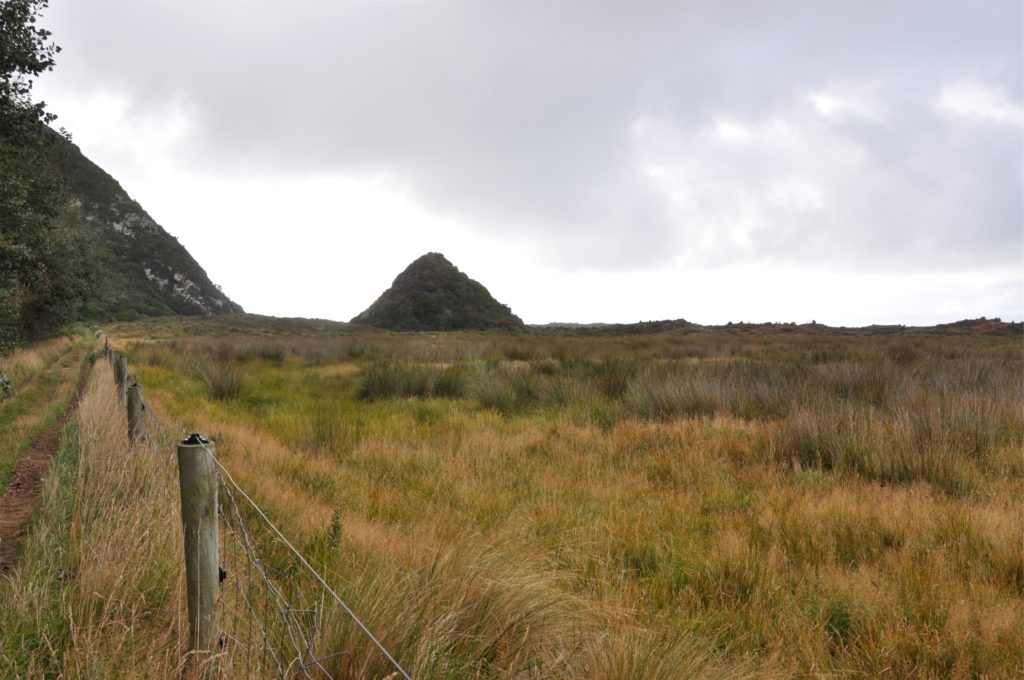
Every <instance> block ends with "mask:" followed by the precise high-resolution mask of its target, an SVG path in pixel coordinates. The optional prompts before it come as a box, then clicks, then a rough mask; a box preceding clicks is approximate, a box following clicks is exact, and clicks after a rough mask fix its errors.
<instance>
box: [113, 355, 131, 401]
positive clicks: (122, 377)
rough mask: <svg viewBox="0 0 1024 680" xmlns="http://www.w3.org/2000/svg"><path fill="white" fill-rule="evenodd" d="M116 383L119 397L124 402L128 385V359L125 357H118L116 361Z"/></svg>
mask: <svg viewBox="0 0 1024 680" xmlns="http://www.w3.org/2000/svg"><path fill="white" fill-rule="evenodd" d="M114 383H115V384H116V386H117V398H118V399H120V400H121V403H122V404H123V403H124V399H125V390H126V389H127V387H128V359H127V358H125V357H118V358H117V360H116V361H115V362H114Z"/></svg>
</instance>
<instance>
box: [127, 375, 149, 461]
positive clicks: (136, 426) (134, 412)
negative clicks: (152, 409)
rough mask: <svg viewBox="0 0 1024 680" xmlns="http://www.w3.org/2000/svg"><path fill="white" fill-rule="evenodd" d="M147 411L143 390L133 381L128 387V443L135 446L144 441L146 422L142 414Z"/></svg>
mask: <svg viewBox="0 0 1024 680" xmlns="http://www.w3.org/2000/svg"><path fill="white" fill-rule="evenodd" d="M145 410H146V404H145V403H144V402H143V401H142V388H141V387H139V383H137V382H135V381H134V380H132V384H131V385H129V386H128V443H129V444H130V445H132V446H135V444H137V443H138V442H139V440H140V439H142V434H143V428H144V427H145V424H146V421H145V419H144V418H143V415H142V412H143V411H145Z"/></svg>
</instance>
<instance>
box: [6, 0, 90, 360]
mask: <svg viewBox="0 0 1024 680" xmlns="http://www.w3.org/2000/svg"><path fill="white" fill-rule="evenodd" d="M46 4H47V3H46V1H45V0H5V1H3V2H0V352H4V351H7V350H9V349H10V348H11V347H12V346H13V345H14V344H16V343H18V342H21V341H23V340H27V339H32V338H35V337H38V336H41V335H45V334H49V333H53V332H55V331H56V330H57V329H58V328H59V327H60V326H62V325H64V324H65V323H67V322H68V321H70V320H72V319H73V318H75V316H76V315H77V313H78V311H79V308H80V304H81V302H82V300H83V299H84V297H85V295H86V293H87V291H88V288H89V285H90V283H91V276H90V268H89V266H88V263H87V258H88V254H89V249H88V248H87V246H86V244H85V243H84V242H83V240H82V238H81V237H80V234H79V233H78V231H77V230H76V228H75V224H76V220H77V215H76V214H75V212H74V211H73V210H70V209H69V208H68V201H67V196H66V194H65V192H64V186H63V183H62V182H61V180H60V178H59V176H58V175H57V174H56V173H54V172H53V170H52V168H51V166H50V164H49V160H48V159H49V157H50V155H51V154H52V152H53V149H54V147H55V146H56V145H59V144H60V143H62V142H63V141H64V140H63V138H62V137H61V136H60V135H57V134H56V133H54V132H52V131H51V130H50V129H49V128H47V127H46V123H48V122H50V121H51V120H53V118H54V117H53V115H52V114H49V113H47V112H46V111H45V108H44V105H43V103H42V102H40V103H32V101H31V97H30V94H31V90H32V78H33V77H35V76H38V75H39V74H41V73H43V72H44V71H48V70H50V69H52V68H53V64H54V56H55V55H56V54H57V52H58V51H59V48H58V47H57V46H56V45H54V44H52V43H51V42H49V37H50V34H49V33H48V32H47V31H44V30H42V29H40V28H38V27H37V26H36V25H35V23H36V19H37V17H38V15H39V12H40V11H41V10H42V9H43V8H45V7H46Z"/></svg>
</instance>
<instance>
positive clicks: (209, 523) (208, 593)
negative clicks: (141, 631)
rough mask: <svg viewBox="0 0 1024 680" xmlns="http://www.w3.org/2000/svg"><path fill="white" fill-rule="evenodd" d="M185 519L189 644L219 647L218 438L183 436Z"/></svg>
mask: <svg viewBox="0 0 1024 680" xmlns="http://www.w3.org/2000/svg"><path fill="white" fill-rule="evenodd" d="M178 481H179V482H180V485H181V523H182V526H183V527H184V530H185V581H186V585H187V589H188V622H189V650H190V651H194V652H212V651H214V637H215V631H216V620H215V611H214V604H215V603H216V602H217V590H218V588H219V580H218V576H219V573H218V565H217V560H218V555H219V552H218V538H217V525H218V523H217V468H216V465H215V463H214V461H213V442H211V441H209V440H207V439H205V438H204V437H202V436H201V435H199V434H193V435H190V436H189V438H188V439H184V440H182V441H180V442H178Z"/></svg>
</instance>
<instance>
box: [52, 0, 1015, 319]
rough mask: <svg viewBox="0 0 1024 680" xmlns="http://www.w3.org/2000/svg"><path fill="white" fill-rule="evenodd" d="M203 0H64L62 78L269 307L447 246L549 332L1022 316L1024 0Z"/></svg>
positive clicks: (182, 221) (130, 169) (128, 161)
mask: <svg viewBox="0 0 1024 680" xmlns="http://www.w3.org/2000/svg"><path fill="white" fill-rule="evenodd" d="M208 5H209V6H204V7H202V8H199V7H198V5H196V4H195V3H181V2H175V1H173V0H152V1H148V2H145V3H138V2H132V1H131V0H104V2H99V3H73V2H68V3H53V6H52V7H51V8H50V9H49V10H48V13H47V17H46V18H47V24H48V25H47V28H50V29H52V30H53V31H54V37H55V39H56V40H57V42H58V43H60V44H61V45H62V46H64V48H65V49H64V51H63V52H62V53H61V60H60V63H59V64H58V67H57V70H56V71H55V72H54V73H52V74H47V75H46V76H45V77H44V78H43V79H42V80H41V81H40V87H39V90H38V92H39V93H40V94H41V95H43V97H44V98H45V99H47V100H48V101H49V102H50V104H51V109H52V110H54V111H55V112H56V113H58V114H60V115H61V119H60V121H59V122H60V123H61V124H64V125H66V126H67V127H68V128H69V129H71V131H72V132H73V133H74V135H75V140H76V142H77V143H79V144H80V145H81V146H82V148H83V150H84V151H85V152H86V154H87V155H88V156H90V157H91V158H93V159H95V160H97V161H98V162H99V163H100V165H102V166H103V167H104V169H106V170H107V171H109V172H110V173H111V174H112V175H114V176H115V177H116V178H117V179H118V180H119V181H120V182H121V183H122V184H123V185H124V186H125V187H126V188H127V189H128V191H129V192H130V193H132V194H133V195H134V196H135V197H136V198H138V199H139V200H140V202H141V203H142V204H143V206H145V207H146V208H147V209H148V210H149V211H150V212H151V213H152V214H153V216H154V217H155V218H156V219H157V220H158V221H159V222H161V223H162V224H164V226H165V227H167V229H168V230H169V231H170V232H171V233H173V234H175V235H177V236H180V237H181V240H182V242H183V243H185V244H186V246H187V247H188V248H189V249H190V250H191V251H192V252H193V253H194V254H195V255H196V256H197V258H198V259H199V261H200V262H201V264H203V265H204V266H205V267H206V268H207V269H208V270H209V271H210V273H211V275H212V278H213V279H214V280H215V281H217V282H218V283H221V284H222V285H224V287H225V289H226V290H227V292H228V293H230V294H232V295H234V296H235V297H237V298H238V299H239V301H240V302H242V303H243V304H244V305H245V306H246V307H248V308H250V309H252V310H253V311H257V312H271V313H277V314H310V315H315V316H327V317H330V318H347V317H349V316H351V315H353V314H355V313H356V312H358V311H360V310H361V309H362V308H363V307H365V306H366V305H367V304H369V302H370V301H372V299H373V298H374V297H375V296H376V295H377V294H378V293H379V292H380V290H382V289H383V288H384V287H385V286H386V285H387V284H388V283H390V281H391V279H392V278H393V276H394V275H395V274H396V273H397V272H398V271H399V270H400V269H401V268H402V267H404V266H405V265H406V264H407V263H408V261H409V260H411V259H412V258H414V257H415V256H417V255H419V254H422V252H425V251H427V250H441V251H442V252H445V253H446V254H447V255H448V256H449V257H450V258H451V259H452V260H453V261H454V262H455V263H456V264H457V265H458V266H460V267H462V268H463V269H465V270H467V272H468V273H470V275H472V276H475V277H476V278H478V279H480V280H481V281H483V282H484V283H485V285H487V286H488V287H490V288H491V289H492V291H494V292H495V295H496V296H497V297H498V298H499V299H501V300H504V301H506V302H508V303H509V304H511V305H512V307H513V309H514V310H515V311H517V312H518V313H520V314H521V315H522V316H523V317H524V318H526V319H527V320H528V321H546V320H577V321H587V320H595V319H604V320H618V321H628V320H635V319H636V318H657V317H671V316H686V317H692V318H694V319H696V320H706V321H718V320H721V321H725V320H729V319H733V320H737V319H738V318H741V317H745V318H750V319H752V318H755V317H756V318H762V319H763V318H778V319H796V320H799V319H800V318H811V317H812V316H813V317H817V318H819V320H825V319H826V316H827V313H828V311H832V312H833V313H834V315H835V316H834V317H832V320H833V321H836V322H854V321H855V320H861V321H867V322H871V321H879V322H881V321H886V320H889V321H892V320H898V319H897V317H898V316H899V314H903V315H904V316H903V318H904V319H905V320H907V321H912V320H914V321H922V320H925V319H931V320H945V319H944V317H943V316H942V314H943V313H944V312H943V310H946V309H963V310H964V314H965V315H971V314H974V315H980V314H986V315H990V316H991V315H998V314H999V313H1002V314H1003V315H1004V316H1006V315H1009V316H1014V314H1012V313H1010V312H1007V311H1006V310H1007V309H1012V310H1017V309H1019V306H1020V305H1019V302H1020V300H1019V297H1020V296H1019V286H1018V288H1013V287H1012V286H1010V284H1009V283H1007V281H1011V280H1012V278H1013V276H1016V280H1017V281H1018V282H1019V280H1020V253H1021V248H1022V245H1024V234H1022V230H1021V224H1022V222H1024V214H1022V213H1024V211H1022V201H1021V186H1022V172H1021V167H1022V160H1024V159H1022V153H1021V149H1022V145H1021V141H1022V139H1021V126H1020V125H1019V121H1020V114H1021V104H1020V93H1019V91H1018V89H1013V88H1008V87H1001V86H998V85H992V84H991V82H990V81H991V78H992V74H993V73H995V74H999V78H1000V80H999V82H1002V83H1019V82H1021V71H1022V65H1021V63H1020V58H1019V55H1020V53H1021V50H1022V45H1021V35H1020V31H1019V26H1020V23H1021V19H1022V17H1021V15H1022V12H1024V9H1022V6H1021V5H1020V3H1019V2H1018V1H1016V0H1014V1H1012V2H999V1H998V0H997V1H996V2H992V3H982V4H980V5H979V4H977V3H968V2H963V3H956V2H954V3H930V2H927V1H918V0H910V1H908V2H901V3H868V4H864V3H861V2H841V1H836V2H829V3H797V4H796V5H794V6H790V5H787V4H785V3H784V4H782V5H779V4H778V3H750V2H733V1H732V0H723V2H718V3H594V4H589V5H587V4H577V3H569V4H565V3H473V2H465V3H463V2H458V1H456V2H450V3H429V4H423V3H415V2H412V3H402V2H399V3H372V2H353V3H324V2H320V1H318V0H294V1H293V2H290V3H280V2H273V1H270V0H266V1H263V0H260V1H256V2H246V3H237V2H231V1H228V0H224V1H222V2H211V3H208ZM796 7H798V8H799V9H798V10H797V9H795V8H796ZM797 15H799V16H797ZM200 17H201V19H200ZM51 18H52V19H53V23H52V24H50V19H51ZM796 19H799V20H796ZM951 41H953V42H952V43H951ZM953 43H955V45H956V48H955V49H951V48H950V47H949V46H950V44H953ZM268 45H273V47H272V48H270V47H268ZM182 46H187V49H183V47H182ZM125 55H130V57H126V56H125ZM937 93H938V94H937ZM937 110H938V111H939V112H941V116H936V111H937ZM960 121H990V122H992V123H996V124H992V125H963V124H959V123H960ZM266 263H274V267H275V271H276V272H277V274H276V275H275V276H274V277H272V278H271V277H267V276H266V274H265V266H266ZM1011 266H1012V268H1011V269H1007V267H1011ZM938 270H942V271H947V272H949V273H947V274H943V275H941V276H937V275H934V272H935V271H938ZM986 270H992V271H996V270H998V271H1000V272H1004V273H1005V272H1006V271H1010V272H1015V273H1014V274H1012V275H1007V276H1009V277H1010V278H1006V276H1004V278H1002V279H1000V282H1001V283H993V284H991V286H990V287H989V288H984V290H983V289H982V288H978V287H977V286H974V284H973V283H972V282H974V281H976V280H978V279H977V277H978V276H979V275H980V274H979V273H983V272H985V271H986ZM823 271H827V274H823V273H822V272H823ZM1001 276H1002V274H1001ZM886 277H889V278H886ZM809 282H811V283H812V284H813V289H814V290H813V291H809V290H807V289H808V287H809ZM993 287H994V288H993ZM897 289H898V290H901V291H908V292H907V293H906V294H905V295H904V296H903V297H900V296H895V297H894V296H893V295H892V294H891V291H892V290H897ZM996 289H998V291H1001V292H999V293H998V295H996V294H994V293H992V292H991V291H992V290H996ZM691 291H697V292H699V294H697V295H690V294H689V293H690V292H691ZM986 291H987V292H986ZM1007 291H1011V292H1007ZM570 293H571V294H570ZM812 293H813V295H812ZM947 298H948V299H950V300H956V301H958V304H962V305H963V307H943V306H942V305H943V304H944V302H943V300H945V299H947ZM894 300H903V302H904V303H905V305H904V307H902V308H900V309H899V310H897V309H896V308H894V307H893V304H895V303H894ZM823 310H825V311H823ZM759 314H762V315H764V316H760V317H758V316H757V315H759ZM1017 316H1019V314H1018V315H1017Z"/></svg>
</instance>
